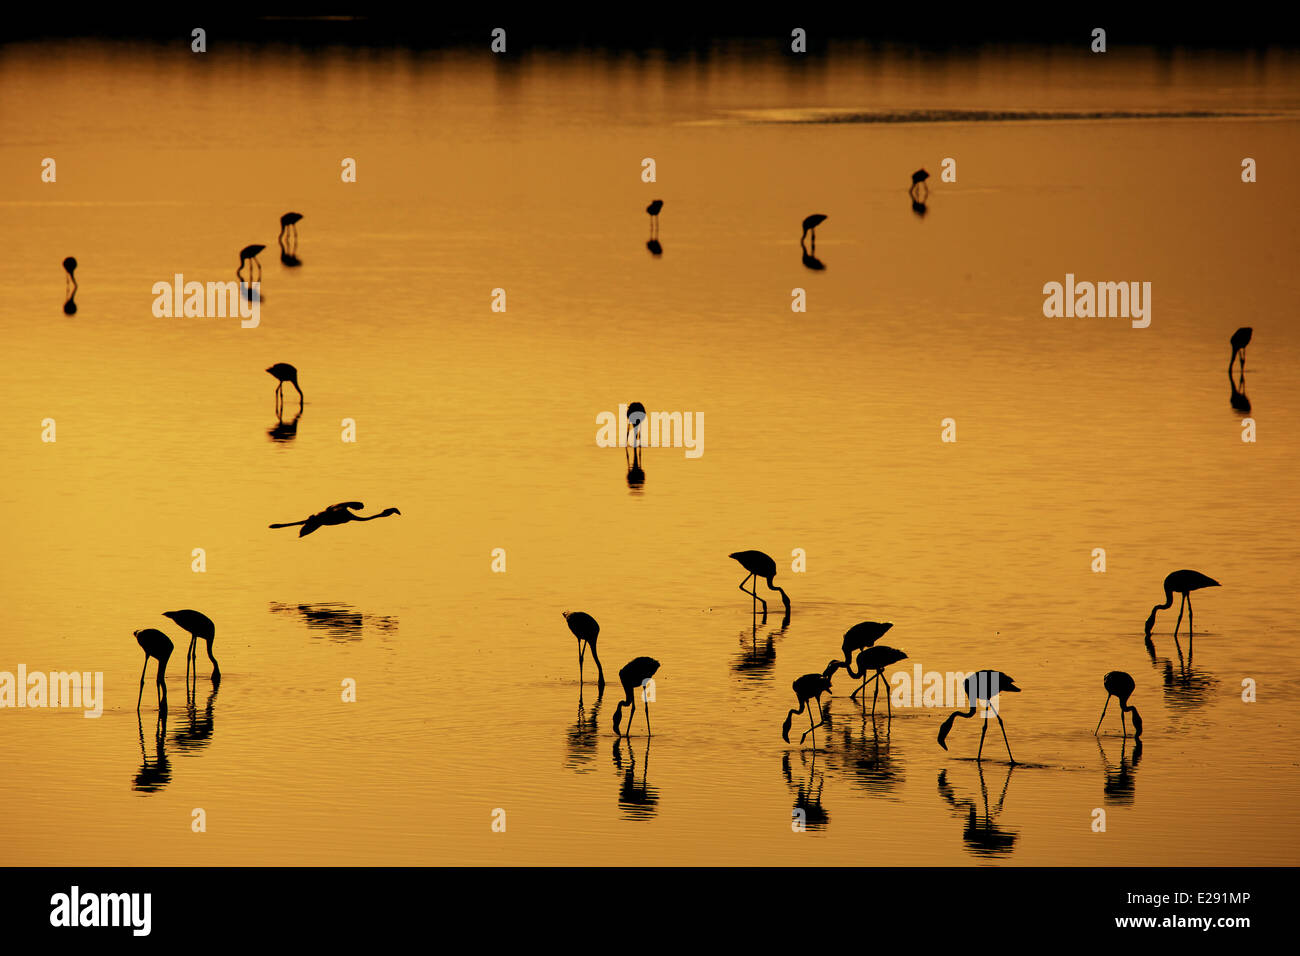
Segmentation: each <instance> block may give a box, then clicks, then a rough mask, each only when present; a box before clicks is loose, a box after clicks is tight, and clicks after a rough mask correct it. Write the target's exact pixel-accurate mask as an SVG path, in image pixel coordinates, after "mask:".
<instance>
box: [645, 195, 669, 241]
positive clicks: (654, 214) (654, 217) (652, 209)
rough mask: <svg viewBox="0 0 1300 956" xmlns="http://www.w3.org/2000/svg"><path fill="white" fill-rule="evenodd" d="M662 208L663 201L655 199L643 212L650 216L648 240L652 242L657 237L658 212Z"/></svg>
mask: <svg viewBox="0 0 1300 956" xmlns="http://www.w3.org/2000/svg"><path fill="white" fill-rule="evenodd" d="M663 208H664V201H663V200H662V199H656V200H655V201H654V202H652V203H651V204H650V205H648V206H646V207H645V211H646V212H648V213H649V214H650V240H651V241H652V242H653V241H654V240H655V239H656V238H657V237H658V235H659V210H660V209H663ZM651 251H653V250H651Z"/></svg>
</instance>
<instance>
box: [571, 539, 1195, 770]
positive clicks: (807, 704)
mask: <svg viewBox="0 0 1300 956" xmlns="http://www.w3.org/2000/svg"><path fill="white" fill-rule="evenodd" d="M729 557H731V558H734V559H735V560H736V561H738V562H739V563H740V566H741V567H742V568H744V569H745V570H746V571H747V572H748V574H746V576H745V579H744V580H743V581H741V582H740V590H742V591H744V592H745V593H746V594H749V595H751V596H752V598H753V600H754V602H755V608H756V609H757V605H758V604H761V605H762V607H763V615H764V617H766V615H767V601H765V600H764V599H763V598H761V597H760V596H759V594H758V580H759V579H760V578H761V579H763V580H764V581H766V582H767V587H768V590H770V591H774V592H776V593H777V594H779V595H780V596H781V602H782V603H783V604H784V605H785V614H786V618H787V619H788V618H789V614H790V597H789V595H787V594H786V593H785V591H784V590H783V589H781V588H780V587H778V586H777V584H776V583H775V581H774V580H773V579H774V578H775V577H776V562H775V561H774V560H773V559H772V558H771V557H770V556H769V555H767V554H765V553H763V552H762V551H736V552H734V553H733V554H731V555H729ZM751 582H752V583H751ZM746 584H749V585H750V588H748V589H747V588H746V587H745V585H746ZM1218 586H1219V582H1218V581H1215V580H1214V579H1213V578H1211V577H1208V576H1206V575H1204V574H1202V573H1201V572H1200V571H1190V570H1187V569H1183V570H1180V571H1175V572H1173V573H1172V574H1170V575H1168V576H1167V577H1166V578H1165V583H1164V588H1165V602H1164V603H1163V604H1157V605H1155V607H1153V608H1152V609H1151V614H1150V616H1149V617H1148V618H1147V620H1146V625H1145V635H1144V636H1145V637H1146V638H1147V639H1148V640H1149V639H1150V637H1151V629H1152V628H1153V627H1154V626H1155V622H1156V613H1157V612H1159V611H1162V610H1166V609H1168V608H1170V607H1173V603H1174V595H1175V594H1181V595H1182V603H1181V604H1180V605H1179V608H1178V621H1177V622H1176V623H1175V624H1174V637H1175V639H1176V638H1177V636H1178V630H1179V628H1180V627H1181V626H1182V622H1183V611H1184V610H1186V612H1187V628H1188V634H1189V637H1190V635H1191V634H1192V599H1191V592H1192V591H1198V590H1200V589H1201V588H1211V587H1218ZM563 614H564V620H565V622H566V623H567V624H568V625H569V630H570V631H571V632H572V633H573V636H574V637H575V638H577V640H578V681H579V683H581V682H582V680H583V676H582V673H583V661H584V657H585V652H586V651H587V650H590V651H591V656H592V659H593V660H594V661H595V662H596V672H597V677H596V685H597V687H599V688H600V689H602V690H603V689H604V687H605V671H604V668H602V667H601V664H600V657H599V656H598V655H597V653H596V641H597V638H598V637H599V635H600V625H599V624H598V623H596V619H595V618H594V617H592V616H591V615H590V614H588V613H586V612H585V611H565V612H563ZM893 626H894V625H893V624H892V623H880V622H876V621H863V622H861V623H860V624H855V625H853V626H852V627H851V628H849V629H848V631H846V632H845V634H844V640H843V641H842V643H841V645H840V651H841V653H842V654H843V660H840V659H836V660H832V661H831V662H830V663H828V664H827V665H826V669H825V670H823V671H821V672H820V673H815V674H804V675H803V676H802V677H800V678H799V679H798V680H796V681H795V682H794V684H793V687H794V693H795V697H796V698H797V699H798V702H799V706H798V707H793V708H791V709H790V710H789V712H787V713H786V715H785V723H783V724H782V725H781V736H782V738H784V740H785V742H786V743H789V742H790V724H791V723H792V722H793V720H794V717H795V715H796V714H802V713H804V712H805V711H807V713H808V729H807V730H805V731H804V732H803V735H802V736H801V737H800V738H799V743H800V744H802V743H803V741H804V739H805V738H806V737H807V736H808V735H809V734H812V737H813V746H814V747H816V746H817V734H816V730H817V728H818V727H820V726H822V724H823V723H824V722H825V719H824V714H823V712H822V704H821V698H822V695H823V694H830V692H831V678H832V677H833V676H834V674H835V672H836V671H837V670H839V669H840V668H844V669H845V670H846V671H848V674H849V677H851V678H853V679H854V680H861V682H862V683H861V685H860V686H859V687H858V689H857V690H855V691H854V692H853V693H852V694H851V695H850V697H851V698H857V696H858V695H859V694H862V693H864V692H865V691H866V688H867V681H868V677H867V675H868V674H870V675H871V677H870V680H871V682H872V683H873V684H874V685H875V690H874V693H873V695H872V701H871V712H872V714H873V715H874V714H875V711H876V701H877V700H878V698H879V695H880V685H881V683H884V684H885V706H886V708H887V713H888V714H889V716H890V717H891V718H892V716H893V706H892V704H891V703H890V700H889V687H888V680H887V679H886V678H885V668H887V667H890V666H892V665H894V664H897V663H898V662H900V661H904V660H906V659H907V655H906V654H904V653H903V652H902V651H900V650H898V649H897V648H893V647H886V646H885V645H883V644H877V643H876V642H877V641H879V640H880V638H882V637H883V636H884V635H885V633H886V632H887V631H888V630H889V629H890V628H892V627H893ZM855 651H856V652H857V660H856V664H857V668H856V670H855V669H854V659H853V653H854V652H855ZM658 671H659V662H658V661H657V660H655V659H654V658H653V657H636V658H633V659H632V660H631V661H629V662H628V663H627V665H626V666H624V667H623V668H622V669H621V670H620V671H619V672H618V679H619V682H620V683H622V685H623V700H621V701H619V704H618V707H617V708H616V709H615V711H614V733H615V734H622V735H625V736H631V733H632V716H634V715H635V714H636V704H637V695H636V691H637V689H638V688H643V687H644V686H645V685H646V683H647V682H648V681H649V680H650V679H651V678H652V677H654V675H655V674H656V673H658ZM964 684H965V690H966V699H967V702H968V703H969V705H970V707H969V709H968V710H964V711H962V710H956V711H953V712H952V713H951V714H949V715H948V718H947V719H946V720H945V721H944V722H943V723H942V724H941V725H940V726H939V737H938V742H939V746H940V747H942V748H943V749H944V750H947V749H948V744H947V740H948V734H949V732H951V730H952V725H953V721H955V720H956V719H957V718H958V717H964V718H969V717H974V716H975V714H976V713H977V712H978V703H979V701H984V703H985V706H986V707H987V708H988V710H989V712H991V713H992V714H993V716H994V717H996V718H997V721H998V726H999V727H1000V728H1001V730H1002V742H1003V743H1004V744H1006V748H1007V759H1008V760H1009V761H1010V762H1011V763H1012V764H1013V765H1014V764H1015V762H1016V760H1015V758H1014V757H1013V756H1012V755H1011V743H1010V741H1008V740H1007V728H1006V725H1005V724H1004V723H1003V722H1002V715H1001V714H1000V713H998V709H997V706H996V704H995V701H997V700H998V698H999V695H1000V694H1001V693H1003V692H1008V693H1019V692H1020V688H1019V687H1017V686H1016V683H1015V681H1014V680H1013V679H1012V678H1011V677H1010V675H1008V674H1004V673H1003V672H1002V671H994V670H982V671H977V672H975V673H973V674H971V675H969V676H968V677H967V678H966V680H965V682H964ZM1136 686H1137V685H1136V683H1135V682H1134V680H1133V678H1132V677H1131V676H1130V675H1129V674H1127V673H1125V672H1124V671H1111V672H1110V673H1108V674H1106V676H1105V677H1103V678H1102V687H1103V688H1104V689H1105V691H1106V702H1105V703H1104V704H1103V705H1102V708H1101V718H1100V719H1099V720H1098V721H1097V728H1096V730H1094V731H1093V733H1094V734H1095V733H1097V732H1098V731H1100V730H1101V724H1102V721H1103V720H1105V718H1106V709H1107V708H1108V707H1109V706H1110V699H1111V698H1112V697H1114V698H1117V699H1118V700H1119V705H1120V717H1119V719H1120V727H1121V729H1122V730H1123V733H1124V736H1125V737H1128V723H1127V721H1126V720H1125V716H1124V715H1125V714H1132V715H1133V736H1134V738H1135V739H1136V738H1138V737H1141V736H1142V717H1141V715H1139V714H1138V711H1137V708H1136V707H1134V706H1132V705H1131V704H1130V703H1129V698H1130V697H1132V696H1133V691H1134V690H1135V689H1136ZM814 702H815V703H816V705H817V721H816V722H815V723H814V721H813V713H812V711H813V707H812V705H813V703H814ZM862 703H863V706H864V707H865V706H866V700H865V699H864V700H863V702H862ZM642 704H643V706H644V708H645V718H646V735H647V736H648V735H649V734H650V705H649V698H648V697H647V696H646V695H644V694H643V695H642ZM627 706H630V707H631V708H632V710H631V712H630V714H629V717H628V722H627V727H626V729H625V730H622V731H620V726H621V724H622V717H623V708H624V707H627ZM987 733H988V722H987V720H986V721H985V722H984V724H983V729H982V730H981V732H980V745H979V750H978V751H976V755H975V759H976V760H977V761H978V760H980V759H981V758H982V757H983V754H984V736H985V734H987Z"/></svg>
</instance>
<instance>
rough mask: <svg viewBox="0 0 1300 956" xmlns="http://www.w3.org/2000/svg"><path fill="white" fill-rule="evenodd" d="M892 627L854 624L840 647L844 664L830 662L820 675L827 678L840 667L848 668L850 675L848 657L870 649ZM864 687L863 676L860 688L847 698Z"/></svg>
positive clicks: (879, 624) (883, 624)
mask: <svg viewBox="0 0 1300 956" xmlns="http://www.w3.org/2000/svg"><path fill="white" fill-rule="evenodd" d="M893 626H894V625H893V623H892V622H889V621H885V622H879V621H862V622H860V623H858V624H854V625H853V626H852V627H851V628H849V629H848V630H847V631H845V632H844V641H843V643H842V644H841V645H840V649H841V650H843V651H844V662H843V663H840V662H839V661H831V662H830V663H829V664H827V665H826V670H824V671H823V672H822V673H824V674H825V675H826V676H827V677H829V676H830V675H831V674H834V673H835V671H836V670H837V669H838V668H840V667H844V668H849V669H850V673H852V670H851V668H850V665H851V664H852V663H853V658H852V657H851V656H850V655H852V653H853V652H854V651H860V650H863V649H865V648H868V647H871V646H872V645H873V644H875V643H876V641H878V640H880V639H881V638H882V637H884V636H885V632H886V631H888V630H889V629H890V628H891V627H893ZM866 686H867V679H866V675H865V674H864V675H863V677H862V687H860V688H859V689H858V690H856V691H854V692H853V693H852V694H850V695H849V696H851V697H857V696H858V694H859V693H860V692H861V691H862V690H863V689H865V688H866Z"/></svg>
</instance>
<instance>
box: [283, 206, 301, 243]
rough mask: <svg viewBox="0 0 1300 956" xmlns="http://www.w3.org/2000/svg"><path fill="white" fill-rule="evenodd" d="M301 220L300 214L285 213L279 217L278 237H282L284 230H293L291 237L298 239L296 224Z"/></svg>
mask: <svg viewBox="0 0 1300 956" xmlns="http://www.w3.org/2000/svg"><path fill="white" fill-rule="evenodd" d="M301 219H302V213H300V212H286V213H285V214H284V215H283V216H281V217H280V235H281V236H283V235H284V232H285V230H286V229H292V230H293V237H294V238H295V239H297V238H298V223H299V221H300V220H301Z"/></svg>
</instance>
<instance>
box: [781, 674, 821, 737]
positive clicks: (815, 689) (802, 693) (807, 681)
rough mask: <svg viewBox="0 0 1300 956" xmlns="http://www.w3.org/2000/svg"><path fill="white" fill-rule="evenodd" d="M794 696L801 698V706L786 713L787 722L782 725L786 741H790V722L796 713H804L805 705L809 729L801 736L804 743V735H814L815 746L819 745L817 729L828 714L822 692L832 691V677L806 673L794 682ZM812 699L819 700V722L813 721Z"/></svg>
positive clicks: (792, 685)
mask: <svg viewBox="0 0 1300 956" xmlns="http://www.w3.org/2000/svg"><path fill="white" fill-rule="evenodd" d="M790 686H791V687H793V688H794V696H795V697H797V698H798V699H799V706H798V707H793V708H791V709H790V712H789V713H787V714H786V715H785V723H783V724H782V725H781V737H782V739H783V740H785V742H786V743H789V742H790V724H791V722H792V721H793V720H794V715H795V714H802V713H803V710H804V708H805V707H807V708H808V729H807V730H805V731H804V732H803V737H800V738H799V743H800V744H802V743H803V740H804V737H807V736H808V735H809V734H812V735H813V747H814V748H816V746H817V733H816V730H817V728H818V727H820V726H821V725H822V724H824V723H826V714H825V713H824V712H823V711H822V694H829V693H830V692H831V679H830V677H829V676H827V675H826V674H804V675H803V676H802V677H800V678H799V679H798V680H796V681H795V682H794V683H793V684H791V685H790ZM810 701H816V702H817V723H815V724H814V723H813V719H812V704H811V703H810Z"/></svg>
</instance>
